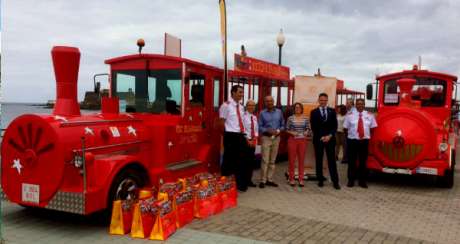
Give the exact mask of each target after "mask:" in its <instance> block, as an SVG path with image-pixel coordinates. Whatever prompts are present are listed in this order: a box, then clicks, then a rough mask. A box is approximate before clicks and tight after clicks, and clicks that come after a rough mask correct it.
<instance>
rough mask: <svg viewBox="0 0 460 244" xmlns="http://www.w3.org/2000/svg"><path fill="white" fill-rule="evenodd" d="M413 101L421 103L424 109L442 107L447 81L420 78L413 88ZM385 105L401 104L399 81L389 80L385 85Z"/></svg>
mask: <svg viewBox="0 0 460 244" xmlns="http://www.w3.org/2000/svg"><path fill="white" fill-rule="evenodd" d="M411 97H412V100H414V101H419V102H420V105H421V106H422V107H441V106H444V104H445V99H446V81H444V80H439V79H435V78H430V77H418V78H416V83H415V85H414V86H413V87H412V92H411ZM383 98H384V104H385V105H398V104H399V87H398V85H397V79H393V80H387V81H386V82H385V85H384V96H383Z"/></svg>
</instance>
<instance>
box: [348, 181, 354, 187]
mask: <svg viewBox="0 0 460 244" xmlns="http://www.w3.org/2000/svg"><path fill="white" fill-rule="evenodd" d="M347 186H348V187H353V186H355V182H353V181H348V183H347Z"/></svg>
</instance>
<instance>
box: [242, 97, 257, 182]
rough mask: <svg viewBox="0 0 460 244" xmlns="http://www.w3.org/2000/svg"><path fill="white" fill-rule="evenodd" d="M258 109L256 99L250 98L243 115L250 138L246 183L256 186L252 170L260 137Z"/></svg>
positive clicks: (247, 134) (247, 137) (247, 135)
mask: <svg viewBox="0 0 460 244" xmlns="http://www.w3.org/2000/svg"><path fill="white" fill-rule="evenodd" d="M255 109H256V103H255V102H254V100H248V101H247V102H246V112H244V115H243V124H244V128H245V130H246V139H247V140H248V147H247V156H246V157H245V158H246V160H247V163H246V184H247V186H250V187H256V184H254V182H253V181H252V171H253V170H254V167H255V164H256V162H255V161H256V156H255V151H256V146H257V141H258V138H259V125H258V124H257V116H255V115H254V110H255Z"/></svg>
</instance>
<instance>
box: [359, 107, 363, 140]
mask: <svg viewBox="0 0 460 244" xmlns="http://www.w3.org/2000/svg"><path fill="white" fill-rule="evenodd" d="M358 135H359V139H363V138H364V123H363V115H362V114H361V113H359V120H358Z"/></svg>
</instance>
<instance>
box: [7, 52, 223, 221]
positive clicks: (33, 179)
mask: <svg viewBox="0 0 460 244" xmlns="http://www.w3.org/2000/svg"><path fill="white" fill-rule="evenodd" d="M51 54H52V58H53V64H54V70H55V75H56V85H57V94H56V105H55V107H54V111H53V114H25V115H21V116H19V117H17V118H16V119H14V120H13V121H12V122H11V123H10V125H9V126H8V128H7V129H6V131H5V134H4V137H3V141H2V147H1V157H2V163H1V167H2V171H1V174H2V175H1V176H2V178H1V180H2V191H3V193H4V194H5V196H6V198H8V199H9V200H10V201H12V202H14V203H17V204H20V205H23V206H32V207H41V208H48V209H54V210H60V211H66V212H72V213H77V214H90V213H93V212H96V211H99V210H104V209H106V208H107V207H110V206H111V203H112V202H113V200H115V199H126V198H129V197H131V198H132V197H135V196H136V191H137V190H138V189H140V188H142V187H152V186H153V187H155V186H158V185H159V184H161V183H162V182H167V181H174V180H176V179H177V178H179V177H186V176H191V175H194V174H196V173H199V172H205V171H216V170H217V169H218V162H219V150H220V145H218V143H213V142H214V141H220V137H219V136H220V134H219V133H214V131H213V130H214V128H215V127H216V126H214V121H216V119H215V118H216V117H217V112H216V111H215V110H214V105H213V103H212V101H213V100H215V102H216V103H220V102H221V101H222V97H220V96H222V94H223V93H222V92H219V88H222V84H220V82H221V80H222V79H221V77H222V72H221V70H219V69H217V68H214V67H212V66H207V65H205V64H201V63H198V62H194V61H191V60H187V59H182V58H175V57H168V56H164V55H154V54H141V53H139V54H135V55H128V56H123V57H118V58H114V59H110V60H107V61H106V63H107V64H109V65H110V67H111V75H110V86H111V87H110V91H111V92H110V93H111V95H110V96H109V97H103V98H102V104H101V112H100V113H93V114H84V115H82V114H80V108H79V105H78V102H77V78H78V70H79V60H80V52H79V50H78V49H77V48H73V47H62V46H61V47H54V48H53V50H52V52H51ZM216 77H218V78H216ZM214 78H216V79H215V80H214ZM117 82H118V83H117ZM214 86H215V87H214ZM192 90H193V91H192ZM196 90H199V93H197V92H196ZM214 91H217V92H216V93H217V95H213V94H212V92H214ZM193 96H195V97H193ZM213 96H216V98H215V99H214V98H213ZM192 97H193V98H192ZM160 98H161V99H160ZM163 98H164V99H163ZM205 99H206V100H205ZM194 100H195V101H196V103H193V101H194ZM209 101H211V102H209ZM120 110H125V111H126V112H125V111H122V112H120Z"/></svg>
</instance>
